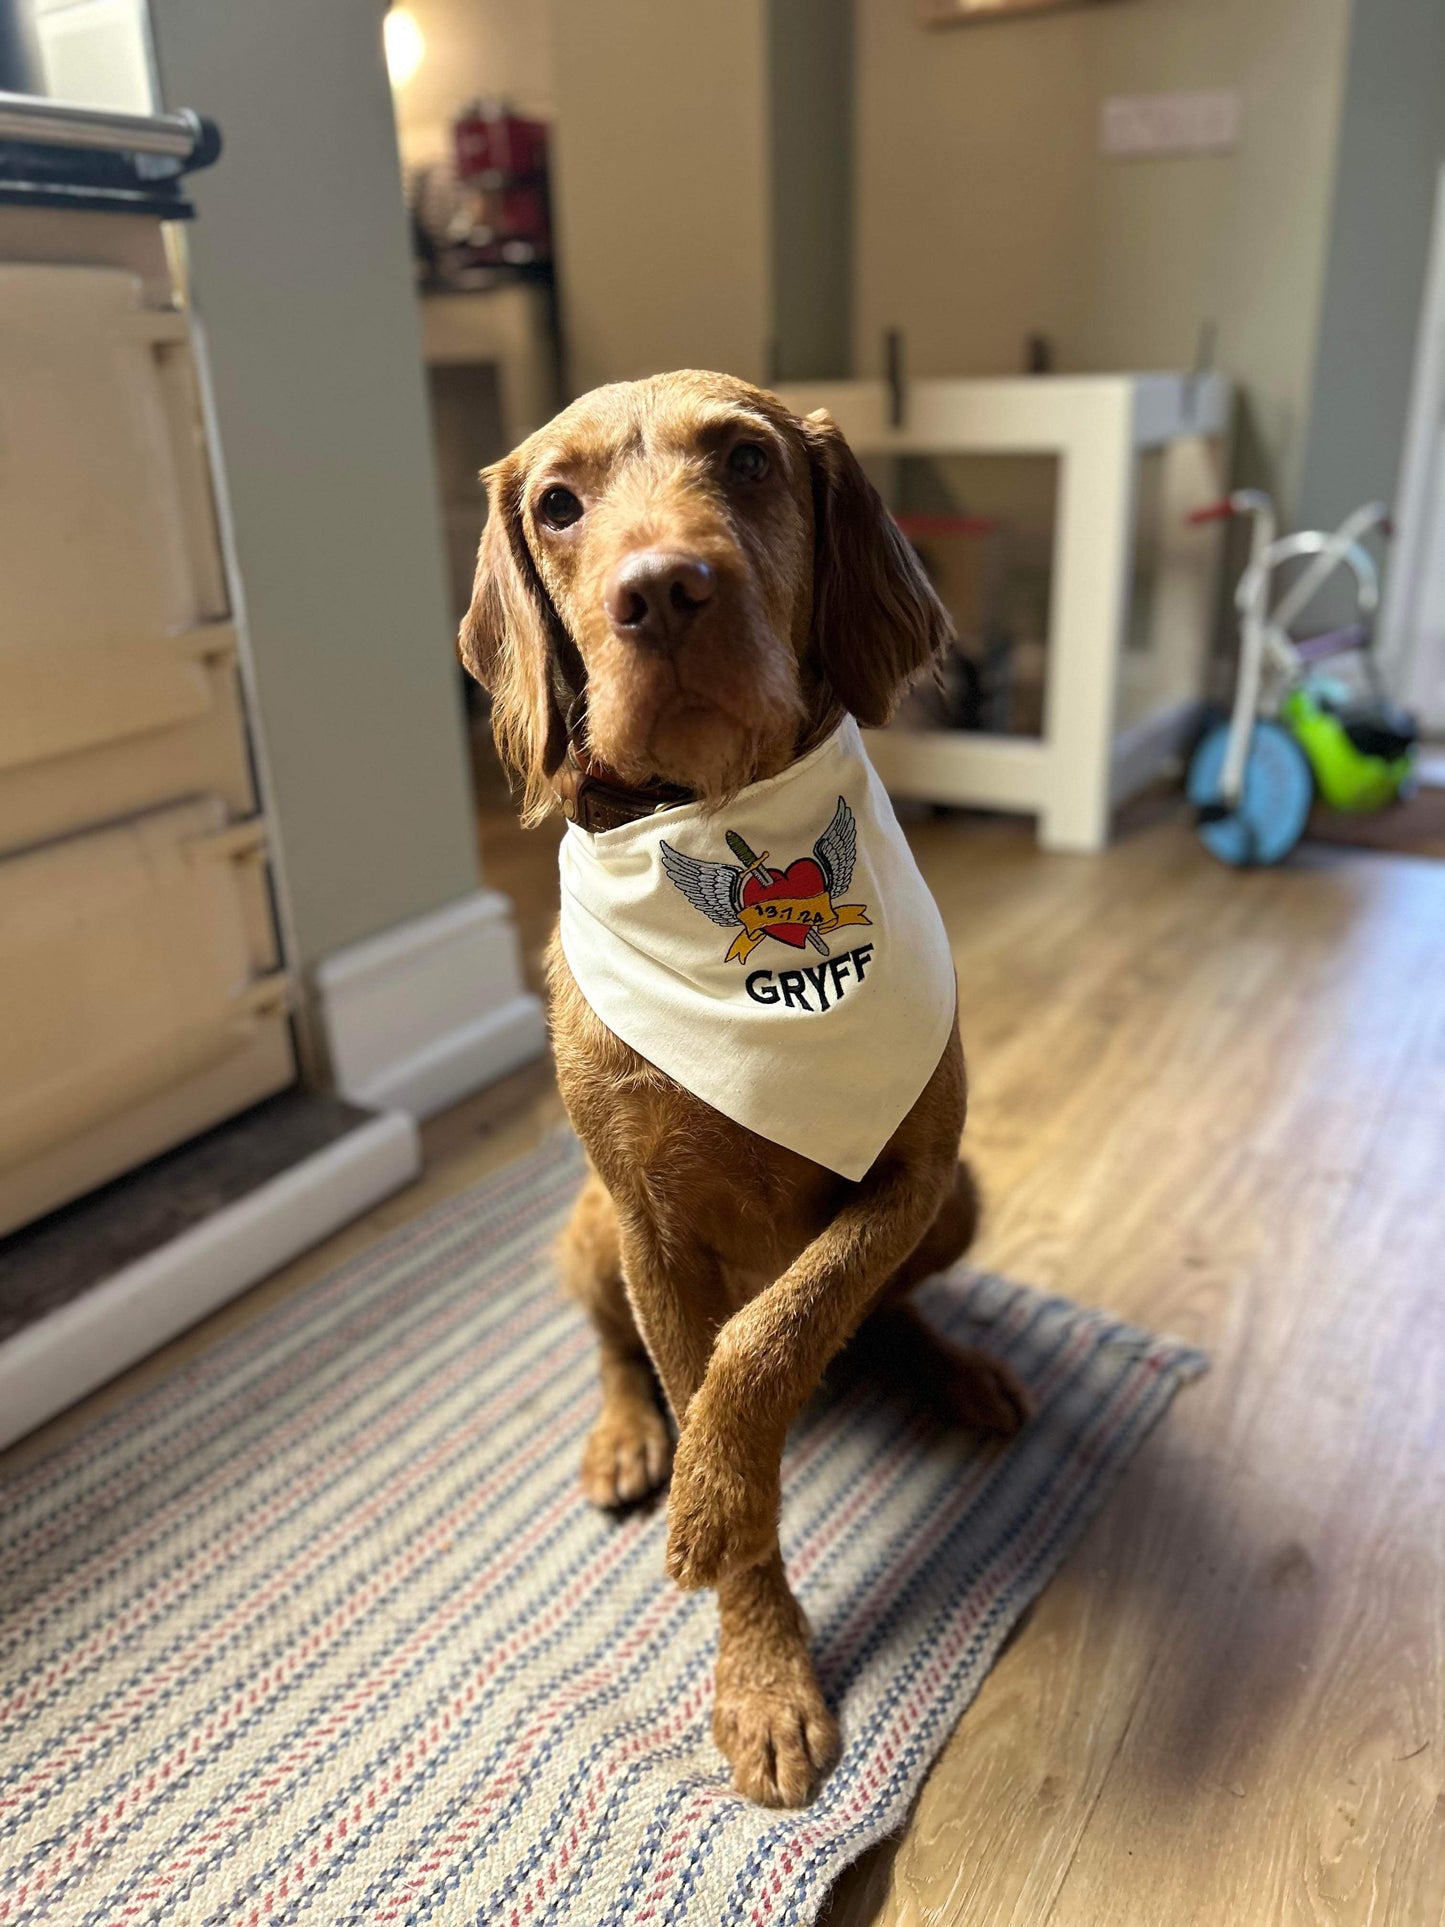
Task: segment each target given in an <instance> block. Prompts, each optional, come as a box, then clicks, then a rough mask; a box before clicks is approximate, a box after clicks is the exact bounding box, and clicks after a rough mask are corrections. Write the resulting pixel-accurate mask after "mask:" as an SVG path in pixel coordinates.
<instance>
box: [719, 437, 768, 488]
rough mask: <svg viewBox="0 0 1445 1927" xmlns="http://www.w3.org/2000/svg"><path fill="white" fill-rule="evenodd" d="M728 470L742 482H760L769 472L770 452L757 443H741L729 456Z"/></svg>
mask: <svg viewBox="0 0 1445 1927" xmlns="http://www.w3.org/2000/svg"><path fill="white" fill-rule="evenodd" d="M728 468H729V469H730V470H731V471H732V473H733V474H734V475H736V476H737V477H738V478H739V480H741V481H744V482H760V481H761V480H762V479H763V477H764V476H765V475H766V474H767V472H768V451H767V450H766V449H765V448H759V447H758V445H757V443H756V442H739V443H738V445H737V447H736V448H735V449H734V450H733V452H732V454H731V455H729V456H728Z"/></svg>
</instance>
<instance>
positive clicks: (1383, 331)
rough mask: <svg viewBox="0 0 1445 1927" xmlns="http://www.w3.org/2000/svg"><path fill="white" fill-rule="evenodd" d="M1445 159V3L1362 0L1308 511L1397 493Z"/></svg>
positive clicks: (1331, 517) (1305, 500)
mask: <svg viewBox="0 0 1445 1927" xmlns="http://www.w3.org/2000/svg"><path fill="white" fill-rule="evenodd" d="M1442 161H1445V3H1442V0H1354V19H1353V22H1352V26H1351V32H1350V49H1349V64H1348V70H1347V75H1346V83H1345V97H1344V104H1343V108H1342V112H1341V119H1340V138H1339V161H1338V166H1337V170H1336V176H1335V190H1334V197H1333V205H1332V209H1331V217H1330V230H1329V256H1328V266H1327V269H1326V274H1325V285H1324V301H1323V307H1322V314H1321V322H1320V338H1319V349H1318V352H1317V355H1316V358H1315V365H1314V379H1313V383H1312V387H1311V395H1310V405H1309V433H1308V438H1307V441H1306V445H1305V455H1304V477H1303V483H1302V487H1301V491H1300V516H1301V519H1302V520H1304V521H1308V522H1312V523H1315V522H1317V523H1321V524H1331V523H1334V522H1337V521H1339V520H1341V519H1342V518H1343V517H1344V516H1345V515H1346V514H1348V512H1349V511H1350V510H1351V509H1352V508H1353V507H1354V506H1355V505H1356V503H1358V502H1361V501H1364V500H1366V499H1368V498H1369V497H1372V496H1374V497H1378V498H1380V499H1382V500H1385V501H1389V500H1390V499H1391V497H1392V496H1393V494H1394V490H1395V484H1396V481H1397V479H1398V475H1399V468H1400V456H1401V449H1402V445H1403V441H1404V433H1405V417H1406V411H1407V409H1408V406H1409V399H1410V379H1411V374H1412V370H1413V366H1414V356H1415V334H1416V329H1417V326H1418V322H1419V316H1420V303H1421V299H1422V296H1423V292H1424V284H1425V269H1426V256H1427V253H1428V249H1429V242H1430V227H1431V218H1432V212H1433V208H1434V199H1435V182H1436V177H1437V175H1438V172H1439V168H1440V164H1441V162H1442Z"/></svg>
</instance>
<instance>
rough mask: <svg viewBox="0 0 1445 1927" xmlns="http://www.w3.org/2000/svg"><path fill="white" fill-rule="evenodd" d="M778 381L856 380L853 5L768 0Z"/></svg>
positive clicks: (847, 0)
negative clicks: (854, 373) (854, 323)
mask: <svg viewBox="0 0 1445 1927" xmlns="http://www.w3.org/2000/svg"><path fill="white" fill-rule="evenodd" d="M766 31H767V36H768V72H767V83H768V126H769V148H770V165H769V186H770V190H771V196H772V237H771V239H772V249H771V252H772V281H773V340H772V352H771V355H770V361H771V374H772V378H773V379H774V380H775V381H821V380H827V379H829V378H830V377H832V378H837V377H840V376H847V375H850V374H851V373H852V371H853V313H852V309H853V109H854V88H853V35H854V20H853V3H852V0H770V4H769V7H768V17H767V25H766Z"/></svg>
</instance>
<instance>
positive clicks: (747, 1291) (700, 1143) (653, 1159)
mask: <svg viewBox="0 0 1445 1927" xmlns="http://www.w3.org/2000/svg"><path fill="white" fill-rule="evenodd" d="M546 974H547V987H548V993H549V1000H550V1004H551V1016H552V1034H553V1044H554V1049H555V1051H556V1057H557V1083H558V1087H559V1089H560V1091H561V1093H562V1101H563V1103H564V1104H565V1105H566V1107H567V1113H568V1116H569V1117H570V1119H571V1121H572V1126H573V1128H574V1130H575V1131H576V1132H577V1135H578V1136H579V1137H580V1138H581V1140H582V1142H583V1144H584V1146H585V1147H586V1149H587V1154H588V1156H589V1157H590V1158H591V1160H592V1163H593V1165H594V1166H595V1167H596V1169H597V1171H598V1173H599V1175H600V1176H601V1178H602V1180H603V1182H604V1183H605V1184H606V1185H607V1188H608V1190H609V1191H610V1192H611V1193H612V1196H613V1199H614V1202H615V1203H616V1204H617V1206H618V1209H619V1212H621V1213H623V1214H625V1213H627V1212H628V1210H629V1209H631V1210H634V1211H636V1212H638V1213H640V1214H644V1215H645V1216H646V1217H647V1219H648V1221H649V1223H650V1224H651V1225H652V1226H653V1227H655V1228H656V1230H657V1233H658V1235H659V1236H660V1237H661V1238H662V1239H663V1241H664V1242H666V1241H667V1240H668V1238H669V1236H670V1234H672V1235H676V1236H677V1238H678V1241H679V1243H681V1242H683V1241H684V1240H685V1241H686V1242H688V1243H701V1244H702V1245H704V1246H706V1247H707V1249H708V1250H710V1251H711V1252H712V1253H713V1254H714V1255H715V1256H716V1258H717V1259H718V1261H719V1264H720V1266H721V1268H722V1271H723V1273H724V1275H725V1278H726V1281H727V1296H728V1299H729V1301H730V1303H731V1304H732V1305H733V1306H734V1307H736V1306H737V1305H740V1304H744V1303H746V1302H747V1300H748V1299H750V1298H752V1297H754V1296H755V1295H756V1294H757V1293H758V1292H759V1291H761V1290H763V1289H764V1288H765V1287H766V1286H767V1285H769V1284H771V1283H772V1281H773V1280H774V1279H775V1278H776V1277H778V1275H779V1274H780V1273H781V1272H782V1271H784V1270H785V1269H786V1268H787V1266H788V1265H789V1264H790V1263H791V1262H792V1260H793V1259H794V1258H795V1257H796V1256H797V1255H798V1253H799V1252H800V1251H801V1250H802V1249H803V1248H804V1246H805V1245H807V1244H808V1243H809V1242H810V1241H811V1240H812V1239H813V1238H815V1237H816V1236H817V1235H818V1233H819V1232H820V1231H821V1230H822V1229H823V1227H824V1226H825V1225H826V1224H827V1223H828V1222H829V1221H830V1219H831V1218H832V1217H833V1216H834V1214H835V1212H836V1210H837V1207H838V1202H839V1200H840V1198H841V1197H842V1196H843V1195H844V1194H846V1193H847V1192H848V1191H849V1190H850V1189H851V1187H850V1186H849V1185H848V1184H847V1183H846V1182H845V1181H844V1180H843V1179H841V1178H839V1177H837V1176H835V1175H834V1174H833V1173H832V1172H830V1171H826V1170H824V1169H823V1168H822V1167H821V1166H820V1165H817V1164H814V1163H813V1162H812V1161H811V1160H810V1159H807V1158H803V1157H799V1156H797V1155H796V1153H794V1152H791V1151H788V1150H785V1149H784V1148H783V1147H782V1146H781V1145H777V1144H773V1143H770V1142H769V1141H768V1140H766V1139H764V1138H760V1137H757V1136H756V1135H755V1134H754V1133H753V1132H751V1131H748V1130H746V1129H744V1128H743V1126H741V1125H739V1124H735V1123H734V1122H733V1121H732V1120H731V1119H730V1118H727V1117H724V1116H723V1115H722V1113H721V1112H719V1111H715V1110H714V1109H713V1108H712V1107H711V1106H710V1105H708V1104H705V1103H703V1101H702V1100H701V1099H700V1098H697V1097H694V1096H693V1095H692V1093H691V1092H689V1091H686V1090H684V1089H683V1088H682V1086H681V1085H679V1084H676V1083H674V1082H673V1080H672V1079H671V1078H669V1077H666V1076H664V1075H663V1074H662V1072H660V1071H658V1070H657V1069H655V1068H654V1066H652V1065H651V1064H649V1063H647V1062H646V1060H645V1059H644V1058H642V1057H639V1056H638V1054H637V1053H636V1052H635V1051H634V1050H632V1048H631V1047H630V1046H629V1045H627V1044H625V1043H623V1042H622V1040H621V1039H620V1038H619V1037H617V1036H615V1035H614V1034H613V1032H612V1031H610V1030H609V1029H608V1028H607V1027H606V1025H605V1024H603V1023H602V1022H601V1020H600V1019H599V1018H598V1017H597V1015H596V1014H595V1012H594V1011H593V1010H592V1008H591V1006H590V1005H589V1004H588V1003H587V1001H586V999H585V998H584V997H583V995H582V993H581V991H580V990H579V989H578V987H577V983H576V980H575V978H574V977H573V975H572V972H571V970H570V969H569V968H568V965H567V960H566V958H565V957H564V956H563V954H562V947H561V945H560V943H559V942H558V941H557V939H556V937H555V936H554V938H553V941H552V943H551V945H550V947H549V950H548V953H547V959H546Z"/></svg>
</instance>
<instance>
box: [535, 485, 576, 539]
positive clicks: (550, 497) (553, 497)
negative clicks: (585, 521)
mask: <svg viewBox="0 0 1445 1927" xmlns="http://www.w3.org/2000/svg"><path fill="white" fill-rule="evenodd" d="M537 518H538V520H539V521H542V522H545V523H546V524H547V527H548V528H549V529H570V528H571V526H572V524H573V523H574V522H580V521H581V520H582V504H581V503H580V502H579V501H578V500H577V497H576V496H575V495H574V494H573V493H572V491H571V489H570V488H548V489H543V491H542V497H541V500H540V501H539V502H538V504H537Z"/></svg>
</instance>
